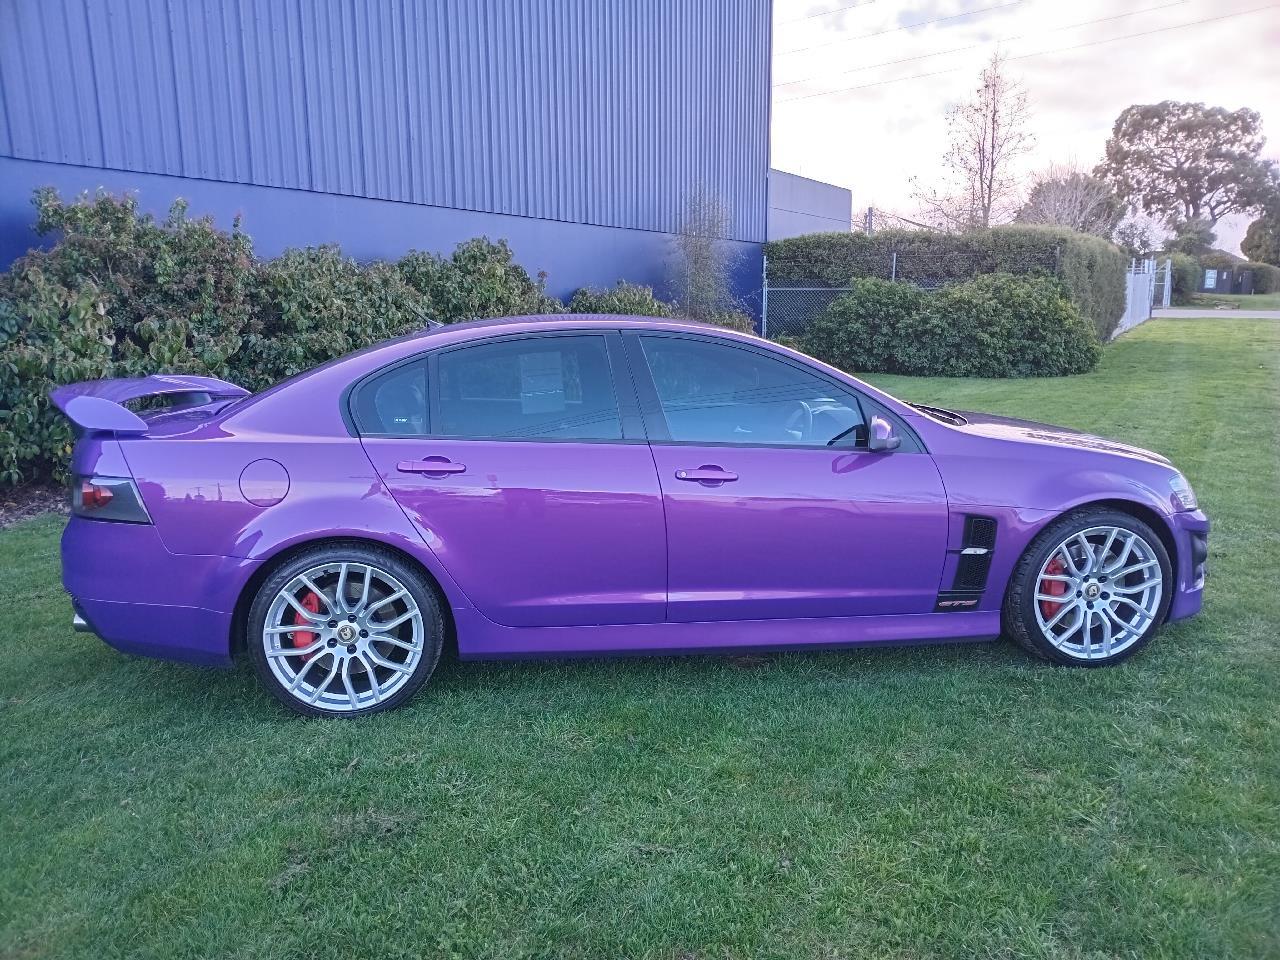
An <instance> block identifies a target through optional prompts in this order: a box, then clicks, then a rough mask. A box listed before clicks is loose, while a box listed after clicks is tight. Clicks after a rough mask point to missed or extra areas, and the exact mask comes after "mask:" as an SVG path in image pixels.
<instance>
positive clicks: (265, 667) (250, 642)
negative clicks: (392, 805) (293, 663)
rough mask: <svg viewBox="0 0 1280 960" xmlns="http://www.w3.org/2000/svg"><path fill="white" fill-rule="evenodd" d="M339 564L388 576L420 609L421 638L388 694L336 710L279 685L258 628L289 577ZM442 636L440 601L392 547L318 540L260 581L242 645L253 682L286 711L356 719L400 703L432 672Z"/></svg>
mask: <svg viewBox="0 0 1280 960" xmlns="http://www.w3.org/2000/svg"><path fill="white" fill-rule="evenodd" d="M342 562H349V563H353V564H362V565H363V564H368V565H370V566H372V567H376V568H378V569H379V570H381V571H385V572H386V573H389V574H391V575H392V576H394V577H395V578H396V579H397V580H398V581H400V583H401V584H403V585H404V588H405V589H406V590H407V591H408V593H409V595H410V596H411V597H412V598H413V600H414V601H415V602H416V603H417V606H418V610H419V611H420V612H421V615H422V633H423V642H422V650H421V656H420V658H419V660H418V663H417V665H416V667H414V668H413V670H412V673H411V674H410V675H409V677H408V679H407V680H405V681H403V683H402V685H401V686H400V687H399V688H398V689H397V690H396V691H395V692H394V693H392V694H390V695H389V696H387V697H386V698H385V699H384V700H382V701H381V702H379V703H376V704H372V705H369V706H364V707H361V708H359V709H346V710H337V709H326V708H324V707H322V706H316V705H312V704H309V703H305V702H303V701H302V700H299V699H298V698H297V697H295V696H294V695H293V694H291V693H290V692H289V691H288V690H287V689H286V688H285V686H284V685H283V683H282V682H281V680H280V678H279V677H277V676H276V674H275V673H274V672H273V671H272V669H271V666H270V663H269V662H268V657H267V651H266V648H265V645H264V642H263V631H264V629H265V627H266V618H267V615H268V613H269V612H270V609H271V606H272V604H273V602H274V601H275V598H276V596H277V595H278V594H279V593H280V591H281V590H283V589H284V588H285V586H286V585H287V584H288V583H289V582H290V581H291V580H293V579H294V578H295V577H297V576H298V575H299V574H300V573H303V572H305V571H307V570H309V569H311V568H313V567H316V566H317V565H321V564H326V563H342ZM444 635H445V625H444V617H443V614H442V601H441V599H440V597H439V596H438V595H437V593H436V590H435V588H434V587H433V586H432V584H430V583H429V582H428V581H427V580H426V578H425V577H424V576H423V575H422V573H421V572H420V571H419V570H418V569H417V568H416V567H414V566H413V565H412V564H410V563H407V562H405V561H404V560H402V559H401V558H400V557H399V556H398V555H397V554H395V553H393V552H392V551H390V550H385V549H381V548H379V547H375V546H371V545H367V544H363V543H345V544H344V543H334V544H324V545H320V546H317V547H314V548H311V549H308V550H304V551H302V552H301V553H298V554H297V555H295V556H293V557H292V558H290V559H289V560H288V561H287V562H285V563H284V564H282V565H281V566H280V567H279V569H277V570H275V571H274V572H273V573H272V574H271V576H269V577H267V579H266V580H265V581H263V583H262V586H261V587H260V588H259V589H258V592H257V595H256V596H255V597H254V600H253V604H252V605H251V606H250V608H249V616H248V619H247V621H246V625H245V639H246V647H247V649H248V651H249V658H250V660H251V661H252V662H253V669H254V672H255V673H256V674H257V676H258V680H259V681H260V682H261V683H262V685H263V687H265V688H266V690H267V692H268V693H270V694H271V695H272V696H273V697H275V698H276V699H277V700H279V701H280V702H281V703H282V704H284V705H285V706H286V707H288V708H289V709H290V710H293V711H294V712H295V713H300V714H302V715H304V716H310V717H359V716H364V715H366V714H370V713H381V712H382V711H384V710H394V709H395V708H396V707H399V706H402V705H403V704H404V703H405V702H407V701H408V700H410V699H411V698H412V697H413V696H414V694H416V693H417V692H418V691H419V690H420V689H421V688H422V685H423V684H424V683H426V682H427V680H428V679H429V678H430V677H431V674H432V673H433V672H434V671H435V668H436V664H437V663H438V662H439V661H440V650H441V647H442V645H443V641H444ZM317 686H318V684H317ZM357 702H358V700H357Z"/></svg>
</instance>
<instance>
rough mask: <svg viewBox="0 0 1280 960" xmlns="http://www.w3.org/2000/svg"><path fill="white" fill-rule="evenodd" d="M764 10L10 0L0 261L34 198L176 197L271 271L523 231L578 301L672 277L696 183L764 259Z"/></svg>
mask: <svg viewBox="0 0 1280 960" xmlns="http://www.w3.org/2000/svg"><path fill="white" fill-rule="evenodd" d="M770 13H771V11H770V2H769V0H380V2H377V3H364V2H357V0H188V2H183V3H173V2H168V0H4V2H0V158H8V159H3V160H0V231H2V232H0V260H2V262H4V263H7V262H8V261H9V260H11V259H12V257H13V256H14V255H15V254H16V253H18V252H20V251H21V250H22V249H25V248H26V246H27V245H28V243H29V241H30V235H29V233H28V232H27V231H26V226H25V225H26V224H29V222H30V219H31V212H30V206H29V200H30V187H31V186H33V185H40V184H52V185H55V186H58V187H59V188H60V189H62V190H63V191H64V192H78V191H79V190H80V189H83V188H93V187H97V186H99V185H101V186H105V187H107V188H108V189H111V190H113V191H120V190H124V189H133V190H138V191H139V192H140V193H141V195H142V199H143V203H144V205H145V206H146V207H147V208H149V209H154V210H157V211H161V212H162V211H163V210H164V209H165V208H166V207H167V206H168V203H169V201H170V200H171V199H172V198H173V197H174V196H177V195H181V196H184V197H186V198H188V199H189V200H191V201H192V208H193V211H194V212H197V213H201V212H210V213H214V214H215V215H217V216H218V218H219V220H220V221H222V222H227V221H226V219H225V218H226V216H227V215H228V214H229V213H230V212H232V211H239V212H241V213H243V215H244V219H245V223H246V229H248V231H249V232H250V233H251V234H253V235H254V236H255V239H256V240H257V241H258V244H259V249H260V251H261V252H262V253H264V254H271V253H274V252H276V251H277V250H278V249H280V248H283V247H285V246H290V245H301V244H310V243H319V242H325V241H332V242H340V243H342V244H343V246H344V248H346V249H347V250H348V252H350V253H351V254H352V255H355V256H358V257H361V258H368V257H373V256H387V257H390V256H397V255H399V254H400V253H402V252H403V251H404V250H406V249H409V248H410V247H417V248H419V249H429V250H446V251H447V250H448V249H450V248H451V247H452V246H453V245H454V244H455V243H457V242H458V241H460V240H463V239H466V238H467V237H470V236H475V235H479V234H487V235H489V236H491V237H495V238H496V237H500V236H501V237H507V238H509V239H510V240H511V242H512V246H513V248H514V249H515V250H516V253H517V256H518V257H519V258H520V259H521V260H522V262H524V263H526V265H528V266H531V267H533V268H534V269H546V270H547V271H548V272H549V273H550V274H551V278H550V280H551V284H552V287H553V288H554V289H565V290H568V289H572V288H574V287H576V286H578V285H581V284H582V283H588V282H591V283H602V282H611V281H612V280H614V279H618V278H621V277H626V278H629V279H640V280H644V281H646V282H655V281H656V280H658V279H659V278H660V277H661V275H662V273H663V262H662V261H665V259H666V257H667V256H668V251H669V234H670V232H671V231H673V230H674V229H676V228H677V226H678V224H679V221H680V215H681V209H682V205H683V201H684V198H685V197H686V196H687V195H688V193H689V192H690V191H691V190H693V189H694V188H695V187H697V186H699V185H703V186H705V187H706V188H708V189H710V190H712V191H714V192H715V193H717V194H718V195H719V196H720V197H722V198H723V200H724V201H725V203H726V205H727V206H728V208H729V211H730V215H731V223H730V227H729V230H728V237H727V239H729V240H731V241H734V243H733V246H734V248H735V249H739V250H741V252H742V253H743V255H744V256H745V257H746V258H748V259H750V258H752V257H754V256H757V254H756V253H755V251H756V249H757V246H758V244H759V243H760V242H761V241H762V240H763V239H764V237H765V229H766V210H767V170H768V119H769V37H770ZM575 227H576V228H578V229H571V228H575ZM624 234H630V236H624ZM552 246H554V249H550V247H552ZM742 276H743V278H744V282H745V283H748V284H750V282H751V281H750V280H748V279H747V278H748V277H751V276H752V269H751V268H750V267H744V268H743V272H742ZM755 285H756V286H758V281H757V282H756V284H755ZM744 292H745V291H744Z"/></svg>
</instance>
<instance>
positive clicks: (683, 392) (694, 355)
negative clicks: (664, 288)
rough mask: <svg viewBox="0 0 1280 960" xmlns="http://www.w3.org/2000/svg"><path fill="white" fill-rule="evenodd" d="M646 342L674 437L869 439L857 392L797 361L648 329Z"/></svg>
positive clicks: (810, 442)
mask: <svg viewBox="0 0 1280 960" xmlns="http://www.w3.org/2000/svg"><path fill="white" fill-rule="evenodd" d="M640 343H641V346H642V348H643V351H644V357H645V360H646V362H647V364H648V367H649V371H650V373H651V374H652V377H653V384H654V387H655V388H656V390H657V394H658V403H659V405H660V407H661V409H662V414H663V417H664V418H665V419H666V426H667V430H668V432H669V434H670V437H671V439H672V440H675V441H679V442H692V443H737V444H751V445H756V444H759V445H768V446H822V445H825V444H839V445H841V446H850V447H852V446H857V445H859V444H865V441H866V427H865V424H864V421H863V414H862V410H861V408H860V406H859V404H858V401H857V399H856V398H855V397H854V396H853V395H852V394H850V393H848V392H846V391H844V390H841V389H840V388H839V387H837V386H835V385H834V384H832V383H831V382H830V381H829V380H826V379H824V378H822V377H818V376H815V375H813V374H810V373H806V372H805V371H804V370H802V369H801V368H800V367H798V366H796V365H794V364H791V363H787V362H786V361H785V360H782V359H779V358H774V357H770V356H767V355H765V354H762V353H760V352H757V351H755V350H751V349H748V348H743V347H736V346H733V345H730V344H722V343H713V342H711V341H707V340H698V339H691V338H683V337H667V336H646V335H642V336H641V337H640Z"/></svg>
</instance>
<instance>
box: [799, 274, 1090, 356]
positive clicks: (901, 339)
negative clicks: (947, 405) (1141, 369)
mask: <svg viewBox="0 0 1280 960" xmlns="http://www.w3.org/2000/svg"><path fill="white" fill-rule="evenodd" d="M804 347H805V350H806V351H807V352H808V353H810V354H812V355H813V356H815V357H817V358H818V359H820V360H824V361H826V362H827V363H830V364H833V365H835V366H838V367H841V368H843V369H846V370H851V371H866V372H880V373H903V374H912V375H915V376H947V377H1031V376H1062V375H1066V374H1073V373H1084V372H1087V371H1089V370H1092V369H1093V368H1094V366H1096V365H1097V363H1098V360H1099V359H1100V358H1101V356H1102V348H1101V346H1100V345H1099V343H1098V339H1097V337H1096V336H1095V334H1094V331H1093V329H1092V327H1091V326H1090V324H1089V323H1088V322H1087V321H1085V320H1084V319H1083V318H1082V317H1081V316H1080V313H1079V311H1078V310H1077V309H1076V308H1075V306H1074V305H1073V304H1072V303H1071V302H1070V301H1069V300H1068V299H1067V298H1066V297H1065V296H1064V294H1063V290H1062V285H1061V283H1060V282H1059V281H1057V280H1055V279H1052V278H1046V277H1015V276H1013V275H1011V274H1006V273H994V274H987V275H983V276H979V277H975V278H974V279H972V280H968V281H965V282H963V283H956V284H951V285H949V286H946V287H943V288H942V289H941V290H939V291H937V292H936V293H925V292H923V291H922V290H920V289H919V288H918V287H916V286H915V285H913V284H908V283H892V282H888V281H884V280H878V279H862V280H856V281H854V283H853V289H852V290H851V291H850V292H849V293H848V294H846V295H845V296H843V297H841V298H840V299H839V300H837V301H836V302H835V303H833V304H832V305H831V306H830V307H829V308H828V309H827V310H826V311H824V312H823V313H822V314H820V315H819V316H818V317H817V318H816V319H815V320H814V322H813V324H811V325H810V328H809V330H808V332H807V334H806V336H805V338H804Z"/></svg>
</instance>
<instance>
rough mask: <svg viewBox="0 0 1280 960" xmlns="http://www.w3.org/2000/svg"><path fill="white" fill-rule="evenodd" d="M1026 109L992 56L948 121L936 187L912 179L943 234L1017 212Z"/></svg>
mask: <svg viewBox="0 0 1280 960" xmlns="http://www.w3.org/2000/svg"><path fill="white" fill-rule="evenodd" d="M1030 113H1031V111H1030V106H1029V103H1028V100H1027V94H1026V91H1024V90H1023V89H1022V86H1021V84H1019V83H1018V82H1017V81H1015V80H1013V79H1011V78H1010V77H1008V76H1007V75H1006V74H1005V70H1004V58H1003V57H1002V56H1001V55H1000V54H999V53H996V54H993V55H992V57H991V61H990V62H989V63H988V64H987V66H986V67H985V68H983V71H982V74H981V77H980V80H979V84H978V88H977V90H975V91H974V94H973V96H972V97H971V98H970V99H969V100H967V101H965V102H964V103H960V104H957V105H956V106H955V107H953V108H952V110H951V112H950V115H949V117H948V127H949V129H948V135H949V137H950V141H951V145H950V147H949V148H948V150H947V154H946V157H945V158H944V161H943V162H944V164H945V166H946V168H947V172H948V181H949V182H947V183H945V184H944V185H943V186H942V187H941V188H937V187H923V186H921V184H920V183H919V182H918V181H917V182H916V184H915V187H916V190H915V198H916V201H917V203H919V205H920V207H921V210H922V211H923V215H924V217H925V219H927V220H930V221H932V222H933V223H934V224H936V225H937V226H939V227H942V228H943V229H946V230H959V231H963V230H972V229H977V228H985V227H989V226H991V225H992V224H993V223H1003V222H1007V221H1008V220H1009V219H1010V217H1012V215H1013V213H1014V210H1015V209H1016V203H1017V200H1016V197H1017V193H1018V179H1017V177H1016V176H1015V175H1014V166H1015V163H1016V161H1017V159H1018V158H1019V157H1020V156H1022V155H1023V154H1025V153H1026V152H1027V151H1028V150H1030V149H1031V146H1032V144H1033V143H1034V138H1033V137H1032V135H1031V133H1030V132H1029V131H1028V130H1027V122H1028V120H1029V119H1030Z"/></svg>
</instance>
